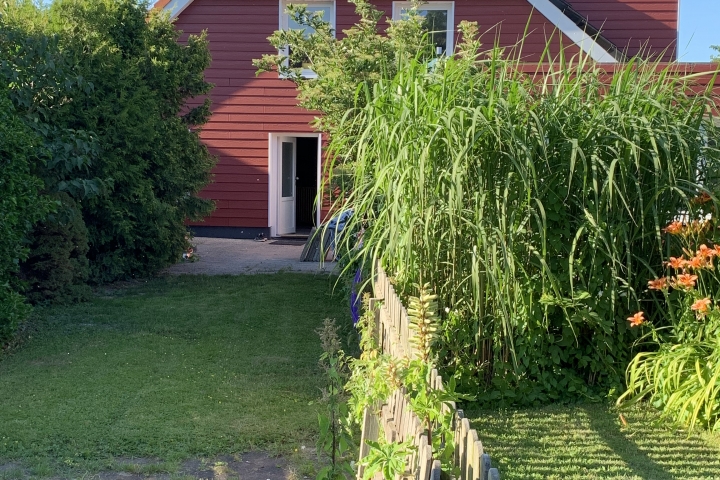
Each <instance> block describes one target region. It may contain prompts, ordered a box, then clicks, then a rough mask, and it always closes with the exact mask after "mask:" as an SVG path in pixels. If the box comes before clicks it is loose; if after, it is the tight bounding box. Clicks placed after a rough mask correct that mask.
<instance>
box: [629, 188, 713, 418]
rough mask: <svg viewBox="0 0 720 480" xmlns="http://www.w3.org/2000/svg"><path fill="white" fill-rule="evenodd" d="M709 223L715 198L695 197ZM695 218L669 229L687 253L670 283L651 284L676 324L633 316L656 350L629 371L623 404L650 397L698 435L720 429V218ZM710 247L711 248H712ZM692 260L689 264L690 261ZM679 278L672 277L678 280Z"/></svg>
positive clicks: (676, 262) (673, 267)
mask: <svg viewBox="0 0 720 480" xmlns="http://www.w3.org/2000/svg"><path fill="white" fill-rule="evenodd" d="M696 203H699V204H700V209H699V210H700V211H699V212H692V213H693V214H697V215H699V216H700V217H701V218H705V215H706V212H708V213H712V212H714V211H715V209H716V206H715V204H714V203H713V202H712V199H711V197H710V196H709V195H703V196H700V197H698V199H696ZM708 216H709V217H710V218H708V219H707V220H702V221H700V220H695V221H693V222H692V223H690V224H689V225H682V224H681V223H680V222H679V221H675V222H673V223H672V224H671V225H669V226H668V227H667V228H666V229H665V230H666V231H667V232H668V234H669V235H668V238H667V244H668V245H672V246H674V247H680V248H682V251H683V252H684V253H683V255H681V256H680V257H676V258H671V262H669V264H668V265H667V269H668V270H669V275H668V277H662V278H660V279H656V280H654V281H651V282H650V288H651V289H652V290H656V291H659V292H661V293H662V294H663V297H664V302H663V303H664V305H660V306H658V307H657V308H658V309H659V310H661V311H662V310H664V309H667V311H668V312H667V314H666V316H667V317H669V318H670V324H669V325H668V326H667V327H659V328H656V327H655V326H654V325H653V324H652V323H647V322H645V318H644V312H639V313H638V314H636V315H635V316H633V317H631V318H628V320H631V322H633V323H634V324H635V326H641V328H644V327H642V325H649V327H650V328H649V331H648V332H647V334H646V335H645V336H644V337H643V340H647V341H646V345H645V347H646V348H649V349H650V351H644V352H640V353H638V354H637V355H636V356H635V358H633V360H632V361H631V362H630V365H629V366H628V369H627V390H626V391H625V393H623V395H622V396H620V398H618V400H617V403H618V405H621V406H629V405H633V404H635V403H637V402H639V401H640V400H643V399H648V400H649V401H650V402H651V403H652V404H653V405H654V406H655V407H656V408H658V409H660V410H661V411H662V417H663V418H665V419H667V420H670V421H671V422H673V423H675V424H677V425H680V426H683V427H687V428H688V429H689V430H692V429H693V428H696V427H702V428H708V429H711V430H713V431H720V308H719V307H718V303H717V302H718V294H717V292H718V287H719V286H720V275H718V266H717V265H716V262H717V255H718V253H720V243H717V240H718V238H717V233H716V232H717V228H716V220H715V219H714V216H713V215H708ZM704 242H713V243H714V244H715V246H711V247H708V246H707V245H706V244H705V243H704ZM686 254H687V255H688V256H690V257H691V258H688V259H686V258H685V255H686ZM673 274H674V276H671V275H673Z"/></svg>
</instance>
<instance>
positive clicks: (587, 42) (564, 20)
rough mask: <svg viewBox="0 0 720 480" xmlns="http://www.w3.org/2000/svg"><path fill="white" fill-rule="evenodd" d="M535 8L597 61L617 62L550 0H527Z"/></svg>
mask: <svg viewBox="0 0 720 480" xmlns="http://www.w3.org/2000/svg"><path fill="white" fill-rule="evenodd" d="M527 1H528V2H529V3H530V4H531V5H532V6H533V7H535V9H536V10H537V11H538V12H540V13H542V14H543V15H544V16H545V18H547V19H548V20H550V22H552V23H553V25H555V26H556V27H557V28H558V29H559V30H560V31H561V32H562V33H563V34H564V35H565V36H566V37H568V38H570V39H571V40H572V41H573V42H575V44H576V45H577V46H578V47H580V48H581V49H582V50H583V51H584V52H585V53H587V54H588V55H590V57H591V58H592V59H593V60H595V61H596V62H601V63H617V60H616V59H615V57H613V56H612V55H611V54H610V53H609V52H608V51H607V50H605V49H604V48H603V47H601V46H600V45H598V44H597V42H595V40H593V38H592V37H591V36H590V35H588V34H587V33H586V32H585V31H584V30H583V29H581V28H580V27H578V26H577V25H575V22H573V21H572V20H570V19H569V18H568V17H566V16H565V14H564V13H563V12H562V11H561V10H560V9H559V8H557V7H556V6H555V5H553V3H552V2H550V0H527Z"/></svg>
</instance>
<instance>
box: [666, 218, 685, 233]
mask: <svg viewBox="0 0 720 480" xmlns="http://www.w3.org/2000/svg"><path fill="white" fill-rule="evenodd" d="M663 231H664V232H665V233H669V234H670V235H677V234H679V233H682V231H683V224H682V222H678V221H677V220H676V221H674V222H672V223H670V224H669V225H668V226H667V227H665V228H664V229H663Z"/></svg>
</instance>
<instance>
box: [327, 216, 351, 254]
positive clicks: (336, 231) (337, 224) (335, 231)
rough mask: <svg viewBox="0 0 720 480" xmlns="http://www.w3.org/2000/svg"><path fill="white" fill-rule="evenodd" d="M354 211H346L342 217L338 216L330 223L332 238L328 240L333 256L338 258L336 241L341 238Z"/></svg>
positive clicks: (329, 228) (329, 229)
mask: <svg viewBox="0 0 720 480" xmlns="http://www.w3.org/2000/svg"><path fill="white" fill-rule="evenodd" d="M352 215H353V211H352V210H345V211H344V212H342V213H341V214H340V215H336V216H334V217H333V218H331V219H330V221H329V222H328V225H327V228H328V231H329V232H330V236H329V237H328V240H329V241H330V245H329V246H330V248H332V250H333V255H335V257H337V248H335V239H336V238H337V237H339V236H340V234H341V233H342V231H343V230H344V229H345V224H346V223H347V221H348V220H350V217H352Z"/></svg>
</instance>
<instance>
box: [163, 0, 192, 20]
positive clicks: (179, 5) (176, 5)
mask: <svg viewBox="0 0 720 480" xmlns="http://www.w3.org/2000/svg"><path fill="white" fill-rule="evenodd" d="M192 1H193V0H172V1H171V2H170V3H168V4H167V5H165V6H164V7H163V11H166V12H170V18H177V16H178V15H180V14H181V13H182V11H183V10H185V9H186V8H187V7H188V6H189V5H190V4H191V3H192Z"/></svg>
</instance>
